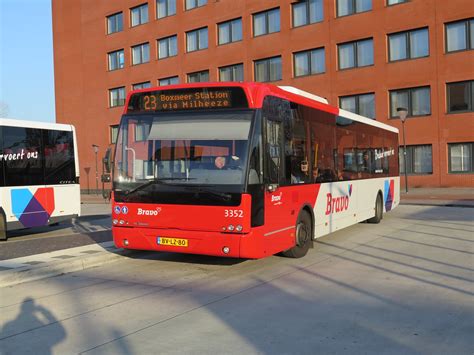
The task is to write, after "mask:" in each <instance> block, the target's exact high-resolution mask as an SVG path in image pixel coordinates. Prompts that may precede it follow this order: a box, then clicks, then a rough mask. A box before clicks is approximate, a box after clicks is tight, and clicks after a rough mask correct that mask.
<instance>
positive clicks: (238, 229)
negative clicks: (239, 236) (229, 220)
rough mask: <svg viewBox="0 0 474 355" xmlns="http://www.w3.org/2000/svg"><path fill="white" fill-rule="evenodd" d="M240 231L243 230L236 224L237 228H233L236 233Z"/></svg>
mask: <svg viewBox="0 0 474 355" xmlns="http://www.w3.org/2000/svg"><path fill="white" fill-rule="evenodd" d="M242 229H244V228H243V227H242V226H241V225H240V224H238V225H237V227H235V231H236V232H242Z"/></svg>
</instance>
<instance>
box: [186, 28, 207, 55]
mask: <svg viewBox="0 0 474 355" xmlns="http://www.w3.org/2000/svg"><path fill="white" fill-rule="evenodd" d="M201 30H206V36H207V46H206V47H205V48H201V41H200V39H199V31H201ZM185 33H186V53H193V52H198V51H202V50H205V49H208V48H209V29H208V28H207V26H206V27H200V28H197V29H195V30H191V31H187V32H185ZM190 34H196V44H197V49H194V50H192V51H190V50H189V47H188V45H189V37H188V36H189V35H190Z"/></svg>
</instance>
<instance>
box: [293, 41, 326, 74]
mask: <svg viewBox="0 0 474 355" xmlns="http://www.w3.org/2000/svg"><path fill="white" fill-rule="evenodd" d="M320 50H322V51H323V54H324V71H322V72H316V73H313V70H312V65H311V62H312V61H311V54H312V53H313V52H316V51H320ZM298 54H307V57H308V63H309V74H303V75H296V55H298ZM325 73H326V48H325V47H318V48H312V49H306V50H303V51H298V52H293V77H294V78H295V79H296V78H304V77H307V76H312V75H321V74H325Z"/></svg>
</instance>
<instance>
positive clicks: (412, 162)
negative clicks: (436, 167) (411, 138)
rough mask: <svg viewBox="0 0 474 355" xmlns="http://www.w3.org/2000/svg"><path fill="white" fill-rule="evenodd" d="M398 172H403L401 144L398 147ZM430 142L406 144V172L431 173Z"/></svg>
mask: <svg viewBox="0 0 474 355" xmlns="http://www.w3.org/2000/svg"><path fill="white" fill-rule="evenodd" d="M398 158H399V162H400V174H404V173H405V162H404V160H403V159H404V154H403V146H400V147H399V155H398ZM432 173H433V159H432V152H431V144H426V145H411V146H407V174H432Z"/></svg>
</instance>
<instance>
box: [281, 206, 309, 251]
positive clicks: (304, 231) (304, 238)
mask: <svg viewBox="0 0 474 355" xmlns="http://www.w3.org/2000/svg"><path fill="white" fill-rule="evenodd" d="M311 232H312V230H311V217H310V215H309V214H308V212H301V213H300V215H299V217H298V221H297V222H296V238H295V239H296V245H295V246H294V247H293V248H290V249H288V250H285V251H284V252H282V255H283V256H286V257H287V258H302V257H303V256H305V255H306V254H307V253H308V249H309V248H310V247H311V244H312V243H313V241H312V233H311Z"/></svg>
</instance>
